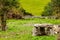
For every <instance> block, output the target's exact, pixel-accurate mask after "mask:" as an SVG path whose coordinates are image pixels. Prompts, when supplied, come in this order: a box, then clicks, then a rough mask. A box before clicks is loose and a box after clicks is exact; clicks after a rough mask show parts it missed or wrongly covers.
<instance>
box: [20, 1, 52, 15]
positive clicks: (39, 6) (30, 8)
mask: <svg viewBox="0 0 60 40" xmlns="http://www.w3.org/2000/svg"><path fill="white" fill-rule="evenodd" d="M50 1H51V0H20V3H21V6H22V7H23V8H24V9H25V10H26V11H27V12H30V13H32V14H33V15H40V14H41V13H42V11H44V7H45V6H46V5H47V4H48V3H49V2H50Z"/></svg>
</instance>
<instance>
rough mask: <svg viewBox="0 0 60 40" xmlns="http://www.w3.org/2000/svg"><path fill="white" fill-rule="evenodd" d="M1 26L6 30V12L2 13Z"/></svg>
mask: <svg viewBox="0 0 60 40" xmlns="http://www.w3.org/2000/svg"><path fill="white" fill-rule="evenodd" d="M1 26H2V31H6V14H5V13H4V14H2V15H1Z"/></svg>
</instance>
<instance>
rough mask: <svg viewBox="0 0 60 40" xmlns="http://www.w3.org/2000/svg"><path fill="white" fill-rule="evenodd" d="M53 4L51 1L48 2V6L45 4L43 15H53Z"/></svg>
mask: <svg viewBox="0 0 60 40" xmlns="http://www.w3.org/2000/svg"><path fill="white" fill-rule="evenodd" d="M52 12H53V9H52V4H51V2H49V3H48V5H47V6H45V8H44V11H43V12H42V16H52Z"/></svg>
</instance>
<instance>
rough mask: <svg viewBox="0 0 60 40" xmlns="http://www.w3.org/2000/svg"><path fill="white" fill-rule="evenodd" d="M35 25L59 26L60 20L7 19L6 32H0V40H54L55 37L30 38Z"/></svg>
mask: <svg viewBox="0 0 60 40" xmlns="http://www.w3.org/2000/svg"><path fill="white" fill-rule="evenodd" d="M36 23H51V24H59V23H60V19H39V18H34V19H20V20H16V19H9V20H7V31H5V32H4V31H0V40H56V35H54V36H52V35H50V36H32V29H33V27H34V26H33V25H34V24H36Z"/></svg>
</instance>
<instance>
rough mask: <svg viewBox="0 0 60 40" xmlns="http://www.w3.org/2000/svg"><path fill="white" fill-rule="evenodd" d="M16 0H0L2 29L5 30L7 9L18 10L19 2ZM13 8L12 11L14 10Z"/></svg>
mask: <svg viewBox="0 0 60 40" xmlns="http://www.w3.org/2000/svg"><path fill="white" fill-rule="evenodd" d="M18 1H19V0H0V16H1V27H2V31H5V30H6V18H7V17H6V15H7V13H8V12H9V10H12V8H14V9H16V10H19V8H20V3H19V2H18ZM14 9H13V12H15V10H14Z"/></svg>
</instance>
